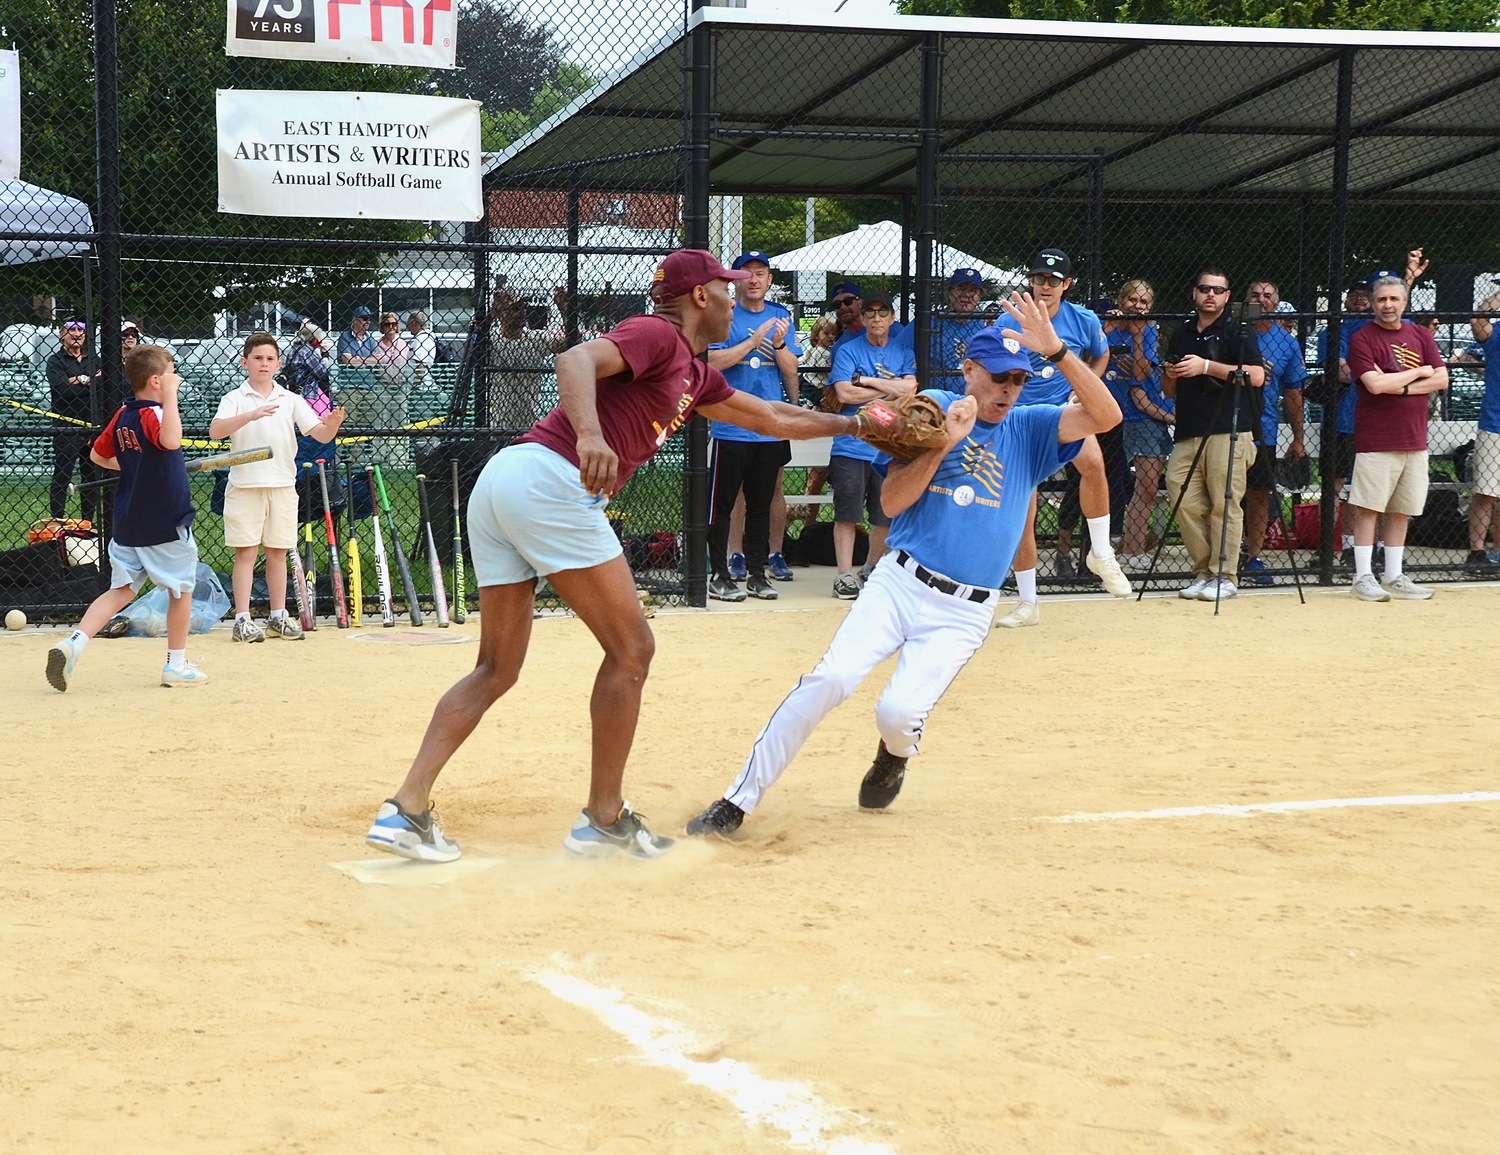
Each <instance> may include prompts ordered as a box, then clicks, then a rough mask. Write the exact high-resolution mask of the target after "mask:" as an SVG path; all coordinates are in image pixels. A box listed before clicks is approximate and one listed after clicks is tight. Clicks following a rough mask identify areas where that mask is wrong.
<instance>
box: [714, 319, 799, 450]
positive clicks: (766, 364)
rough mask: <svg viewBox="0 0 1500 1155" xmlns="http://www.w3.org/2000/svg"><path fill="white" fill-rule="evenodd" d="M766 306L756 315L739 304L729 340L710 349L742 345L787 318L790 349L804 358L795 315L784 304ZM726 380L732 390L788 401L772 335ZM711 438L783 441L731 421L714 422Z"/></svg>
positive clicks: (727, 374)
mask: <svg viewBox="0 0 1500 1155" xmlns="http://www.w3.org/2000/svg"><path fill="white" fill-rule="evenodd" d="M764 304H765V307H764V308H763V309H762V310H761V311H760V312H758V313H753V312H751V311H750V310H749V309H747V308H745V307H744V306H743V305H740V304H736V305H735V307H734V317H733V319H732V320H731V321H730V322H729V340H727V341H724V342H722V343H720V344H718V345H710V346H709V348H710V349H727V348H729V347H730V346H731V345H738V344H739V343H740V342H741V341H743V340H745V339H746V338H747V337H749V336H750V334H751V333H753V332H755V330H757V329H759V328H760V327H761V326H762V325H764V324H765V323H766V322H767V321H771V320H775V319H776V318H778V317H780V318H784V319H785V320H786V322H787V331H786V338H785V340H786V346H787V348H788V349H790V350H791V353H792V356H794V357H800V356H802V349H801V347H800V346H799V345H798V344H797V327H796V326H795V325H794V324H793V323H792V314H791V313H790V312H788V311H787V309H786V307H785V306H783V305H778V304H777V303H776V302H775V301H766V302H764ZM724 380H726V381H728V382H729V386H730V388H732V389H738V390H740V392H742V393H749V394H752V395H753V396H756V397H759V398H761V399H762V400H764V401H785V400H786V389H785V388H783V387H782V384H781V370H780V369H778V368H777V367H776V351H775V349H773V348H772V341H771V335H770V334H769V333H767V334H766V335H765V336H764V337H762V338H761V342H760V345H759V346H758V347H757V348H754V349H751V350H750V352H748V353H746V354H745V356H744V357H743V358H742V359H741V360H740V362H739V363H738V364H737V365H731V366H729V368H727V369H725V370H724ZM709 436H710V437H716V438H718V440H720V441H779V440H781V438H779V437H767V436H766V435H765V434H763V433H751V432H750V430H748V429H741V428H740V427H739V426H738V425H731V424H730V423H729V422H727V421H710V422H709Z"/></svg>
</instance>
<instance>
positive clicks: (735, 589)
mask: <svg viewBox="0 0 1500 1155" xmlns="http://www.w3.org/2000/svg"><path fill="white" fill-rule="evenodd" d="M708 596H709V597H711V598H714V599H715V600H716V601H721V602H742V601H744V600H745V591H744V590H742V589H740V587H739V586H737V585H735V584H734V582H732V581H730V580H729V579H728V578H727V577H722V576H720V575H719V574H714V576H713V577H711V578H709V579H708Z"/></svg>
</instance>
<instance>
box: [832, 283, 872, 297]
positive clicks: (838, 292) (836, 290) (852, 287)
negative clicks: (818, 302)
mask: <svg viewBox="0 0 1500 1155" xmlns="http://www.w3.org/2000/svg"><path fill="white" fill-rule="evenodd" d="M846 293H847V294H849V295H851V296H855V297H859V298H861V299H863V298H864V295H865V294H864V290H863V289H861V288H860V287H859V282H858V281H840V282H839V283H838V284H836V285H835V286H834V287H833V292H831V293H829V294H828V299H829V300H830V301H837V300H838V299H839V298H840V297H842V296H844V295H845V294H846Z"/></svg>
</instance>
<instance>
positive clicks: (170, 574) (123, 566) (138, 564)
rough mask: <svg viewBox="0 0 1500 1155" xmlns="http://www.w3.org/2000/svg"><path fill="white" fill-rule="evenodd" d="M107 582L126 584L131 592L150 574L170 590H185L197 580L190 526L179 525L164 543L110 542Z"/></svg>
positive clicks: (195, 548)
mask: <svg viewBox="0 0 1500 1155" xmlns="http://www.w3.org/2000/svg"><path fill="white" fill-rule="evenodd" d="M109 571H110V578H109V585H110V588H111V589H119V588H120V587H121V586H129V587H130V589H131V592H132V593H138V592H139V591H140V588H141V587H142V586H143V585H145V584H146V579H147V578H150V579H151V580H152V581H153V582H155V583H156V584H157V585H158V586H160V587H161V588H162V589H164V590H166V591H167V592H168V593H170V594H188V595H189V596H191V594H192V592H193V586H194V585H195V584H196V583H197V581H198V543H197V541H196V540H194V538H193V527H192V526H190V525H184V526H180V527H178V530H177V540H176V541H169V542H166V543H165V544H163V545H121V544H120V543H119V542H117V541H114V540H113V539H111V541H110V543H109Z"/></svg>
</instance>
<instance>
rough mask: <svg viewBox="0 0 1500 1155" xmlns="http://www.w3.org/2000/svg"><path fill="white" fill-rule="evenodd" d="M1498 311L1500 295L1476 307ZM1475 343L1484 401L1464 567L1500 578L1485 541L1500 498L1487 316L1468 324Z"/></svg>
mask: <svg viewBox="0 0 1500 1155" xmlns="http://www.w3.org/2000/svg"><path fill="white" fill-rule="evenodd" d="M1497 309H1500V292H1495V293H1491V294H1490V295H1489V296H1488V297H1486V298H1485V300H1484V303H1483V304H1481V305H1480V306H1479V311H1480V312H1481V313H1493V312H1495V311H1496V310H1497ZM1469 326H1470V328H1472V329H1473V330H1474V340H1475V341H1477V342H1479V349H1480V352H1481V354H1482V355H1483V357H1484V400H1483V401H1482V402H1481V403H1480V408H1479V429H1478V430H1477V431H1476V432H1475V434H1474V455H1473V456H1472V457H1470V458H1469V462H1470V464H1471V465H1472V466H1473V467H1474V487H1473V489H1472V490H1471V491H1470V494H1469V557H1468V560H1467V562H1466V563H1465V565H1464V568H1465V569H1466V570H1467V571H1468V572H1469V574H1470V575H1471V576H1473V577H1484V578H1494V577H1500V565H1496V564H1495V563H1494V562H1492V561H1490V560H1489V555H1488V554H1487V553H1485V549H1484V538H1485V535H1486V534H1487V533H1488V532H1489V529H1490V521H1491V519H1492V518H1493V517H1494V515H1495V499H1496V498H1500V325H1496V324H1495V322H1494V320H1493V319H1492V318H1490V317H1475V318H1473V319H1472V320H1471V321H1470V322H1469Z"/></svg>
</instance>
